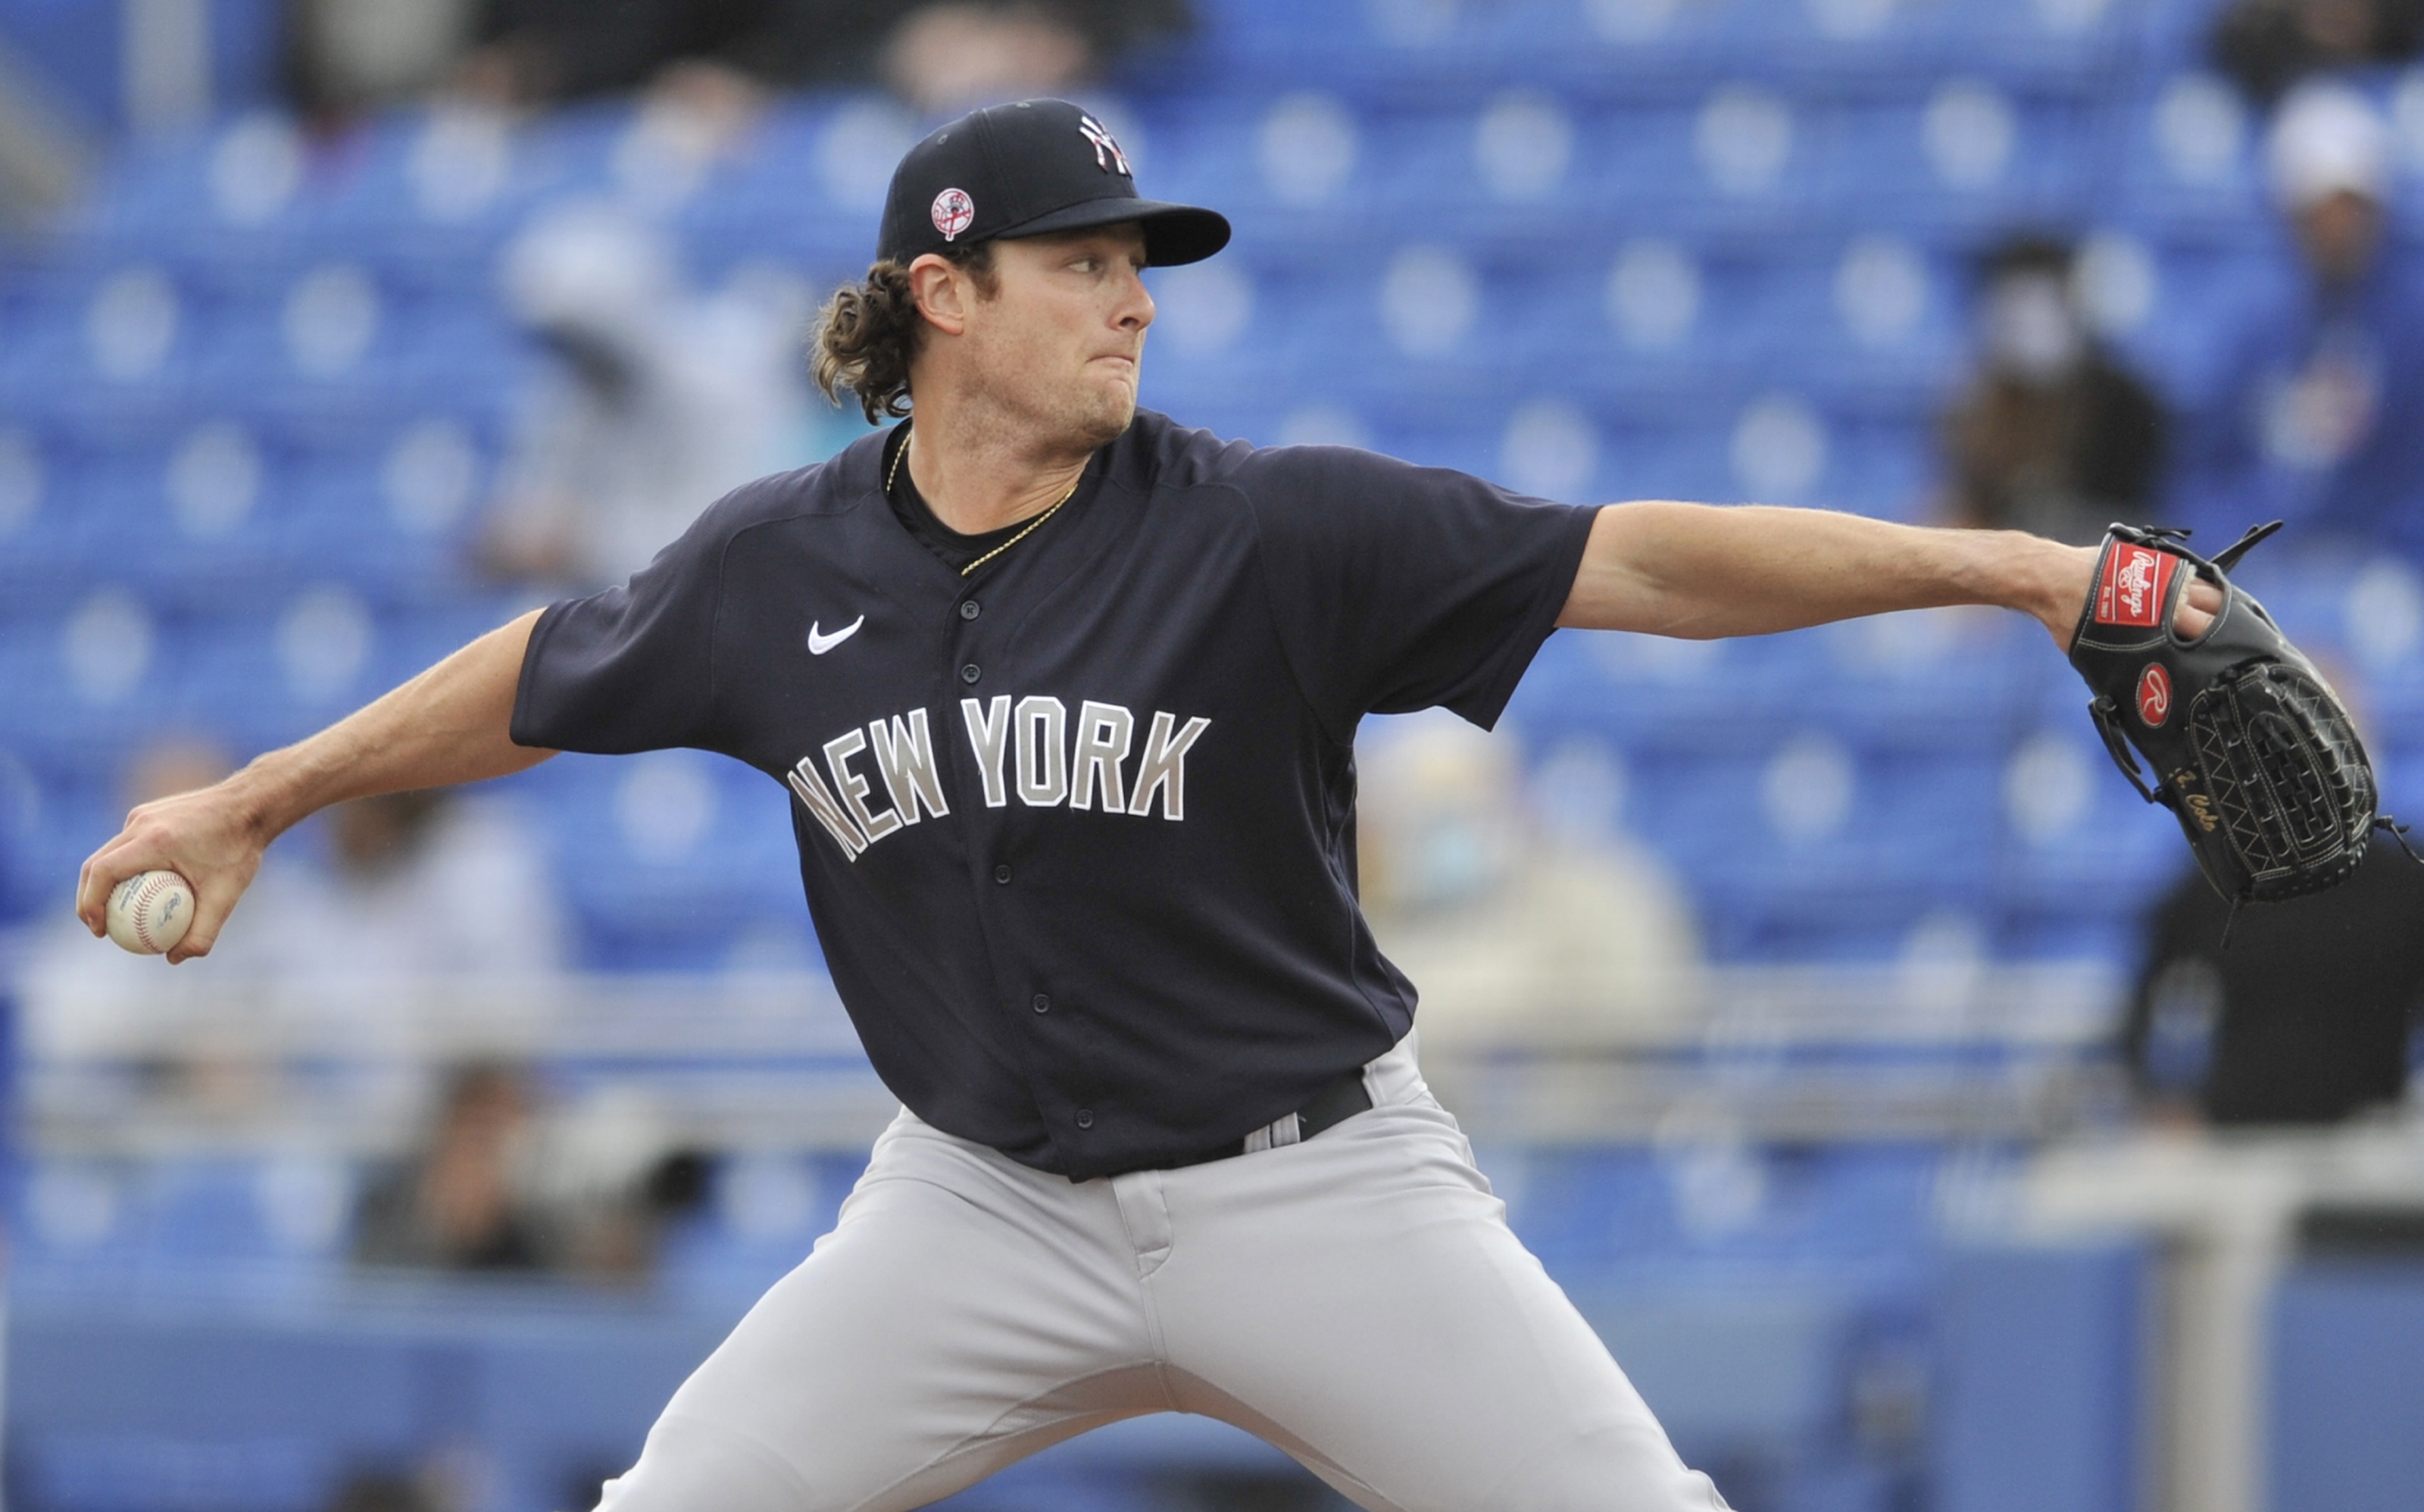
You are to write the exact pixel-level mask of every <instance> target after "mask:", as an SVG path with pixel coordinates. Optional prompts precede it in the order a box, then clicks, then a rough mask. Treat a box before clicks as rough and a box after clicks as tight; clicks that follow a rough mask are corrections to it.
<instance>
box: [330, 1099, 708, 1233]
mask: <svg viewBox="0 0 2424 1512" xmlns="http://www.w3.org/2000/svg"><path fill="white" fill-rule="evenodd" d="M706 1193H707V1167H706V1162H705V1161H704V1160H703V1159H702V1158H701V1157H700V1156H698V1155H697V1154H693V1153H691V1152H689V1151H684V1150H677V1149H674V1148H672V1145H671V1140H670V1138H669V1136H668V1134H667V1131H666V1130H665V1129H664V1127H663V1125H662V1122H661V1121H659V1120H658V1119H657V1118H656V1117H655V1116H654V1112H653V1109H652V1108H650V1107H649V1106H647V1104H646V1102H645V1100H642V1099H639V1098H636V1097H633V1096H630V1095H629V1094H625V1093H619V1092H615V1091H613V1090H609V1091H607V1092H605V1093H603V1094H600V1095H598V1096H593V1097H591V1098H589V1099H587V1100H586V1101H585V1102H583V1103H582V1104H581V1105H578V1106H574V1107H572V1108H570V1109H564V1110H556V1109H549V1108H546V1107H543V1106H541V1103H540V1097H539V1093H538V1091H537V1089H536V1088H535V1086H534V1083H533V1082H532V1080H531V1078H530V1076H529V1075H528V1074H526V1073H525V1072H523V1071H522V1070H520V1069H518V1068H517V1067H513V1066H506V1065H495V1064H488V1065H474V1066H470V1067H467V1068H464V1069H463V1070H460V1071H458V1072H457V1073H455V1074H454V1080H453V1082H452V1084H451V1085H450V1086H449V1088H448V1090H447V1093H446V1097H445V1099H444V1101H443V1103H442V1104H441V1106H440V1107H439V1116H438V1120H437V1122H436V1124H435V1125H434V1127H433V1128H432V1129H431V1131H430V1133H429V1135H428V1137H427V1138H425V1140H424V1141H423V1144H422V1146H421V1149H420V1151H419V1153H418V1154H415V1155H414V1156H412V1157H411V1158H410V1159H408V1160H407V1161H405V1162H403V1163H402V1164H400V1165H398V1166H396V1167H394V1168H393V1169H391V1170H389V1171H387V1172H386V1173H385V1174H384V1175H382V1176H381V1177H380V1178H378V1179H377V1180H375V1182H374V1183H373V1184H372V1185H371V1186H369V1187H368V1188H367V1190H366V1192H365V1194H364V1197H363V1200H362V1203H361V1209H360V1214H359V1222H358V1224H357V1227H356V1230H355V1249H354V1253H355V1258H356V1259H357V1260H359V1262H361V1263H362V1264H365V1265H409V1266H420V1267H427V1268H433V1269H441V1270H485V1271H540V1270H545V1271H553V1272H560V1273H565V1274H572V1275H582V1276H588V1277H592V1278H598V1279H607V1280H615V1279H629V1278H633V1277H637V1276H641V1275H644V1274H646V1271H647V1270H648V1268H649V1266H650V1265H651V1264H652V1263H653V1262H654V1260H655V1255H656V1242H657V1238H658V1235H659V1232H660V1230H661V1229H662V1226H663V1225H664V1224H665V1223H666V1222H667V1221H669V1220H671V1219H673V1218H678V1217H679V1216H680V1215H682V1214H685V1213H688V1212H690V1211H692V1210H694V1209H695V1208H697V1207H698V1206H699V1205H700V1204H701V1203H702V1202H704V1201H705V1199H706Z"/></svg>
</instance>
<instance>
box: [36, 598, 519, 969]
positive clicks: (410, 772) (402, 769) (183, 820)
mask: <svg viewBox="0 0 2424 1512" xmlns="http://www.w3.org/2000/svg"><path fill="white" fill-rule="evenodd" d="M537 620H538V615H537V614H536V613H529V614H525V615H523V616H522V617H521V618H519V619H518V620H515V621H514V622H513V623H512V624H510V625H507V626H505V627H503V628H502V629H496V630H491V631H490V632H488V633H487V634H486V635H483V636H482V637H480V638H479V639H478V640H476V641H473V642H472V643H471V644H470V645H467V646H465V647H464V648H463V649H462V650H460V651H457V652H455V653H454V655H453V656H451V657H448V658H447V659H446V660H445V661H440V662H439V663H438V665H436V666H434V667H432V668H430V669H429V670H428V671H427V672H424V673H423V674H422V675H421V676H418V677H415V678H413V679H412V680H411V681H410V682H407V683H406V684H405V685H404V686H403V687H401V688H398V689H396V690H395V691H394V692H391V693H389V694H388V695H387V696H386V697H384V698H381V699H379V700H378V701H377V702H376V703H374V704H372V705H371V706H370V707H369V708H364V709H361V710H360V711H359V712H358V713H355V714H352V715H350V716H348V717H346V718H345V719H343V720H341V721H339V722H338V723H337V724H332V725H330V726H329V727H328V728H327V729H325V730H322V731H321V732H320V733H319V734H317V735H314V736H312V737H311V739H310V740H301V741H297V742H296V743H295V744H294V745H290V746H287V747H286V748H284V749H283V750H279V751H272V752H270V753H269V754H268V755H266V756H262V757H260V758H259V759H257V760H255V761H254V762H252V764H251V765H249V766H247V767H246V768H245V769H244V770H243V771H242V772H237V773H236V774H235V775H234V776H232V777H230V778H228V779H227V780H226V781H225V782H221V783H217V784H215V785H214V786H212V787H209V788H201V789H200V790H199V791H196V792H190V793H174V794H170V795H169V796H167V797H165V798H159V799H155V800H153V801H152V802H151V803H148V804H144V805H143V806H142V807H140V808H138V809H136V810H135V812H134V813H132V814H129V815H128V816H127V817H126V827H125V828H124V829H122V830H120V831H119V833H118V836H117V837H116V838H115V839H112V840H110V841H109V842H108V843H107V844H105V845H104V846H103V847H102V848H101V849H100V850H98V851H94V852H93V853H92V855H91V856H90V857H88V859H87V860H86V862H85V864H84V872H83V875H82V876H81V877H80V878H78V880H77V883H76V914H77V916H78V917H80V918H82V919H83V920H84V922H85V926H86V928H88V929H89V930H91V931H92V932H93V933H95V934H99V933H101V932H102V930H103V925H104V903H105V901H106V899H108V897H109V890H110V889H111V888H112V887H114V886H116V885H117V884H118V883H120V881H122V880H123V879H125V878H128V877H132V876H134V875H135V874H136V873H137V872H141V871H149V870H151V869H153V868H154V867H161V868H166V869H168V870H172V871H175V872H177V873H179V874H180V875H182V876H183V877H184V879H185V880H186V881H187V882H189V883H193V887H194V916H193V923H192V924H191V925H190V926H189V927H188V928H187V929H186V931H185V937H184V938H183V940H181V941H179V942H178V944H177V946H176V947H175V948H174V949H172V950H170V951H169V952H168V960H169V961H170V962H171V963H176V962H180V961H188V960H191V959H193V958H194V957H196V956H203V955H208V954H210V951H211V946H212V944H213V943H214V942H215V940H216V939H217V938H218V932H219V926H220V925H222V924H224V923H225V922H226V921H227V916H228V914H229V912H230V911H231V910H232V909H233V908H234V907H235V905H236V901H237V899H240V898H242V897H243V896H244V890H245V888H246V887H247V886H249V885H250V884H251V883H252V878H253V874H254V872H255V871H256V870H258V869H259V867H260V866H261V853H262V851H263V850H264V849H266V848H267V846H268V845H269V842H270V841H272V840H275V839H276V838H278V836H280V835H282V834H284V833H285V832H286V831H287V830H288V829H290V828H292V827H293V826H294V825H295V823H296V822H297V821H298V820H302V819H303V818H304V817H306V816H307V815H309V814H311V813H312V812H313V811H314V810H317V809H321V808H325V807H327V805H328V804H336V803H343V801H345V800H346V799H349V798H363V797H367V796H369V795H370V794H372V793H388V792H398V791H402V790H404V789H407V788H442V787H446V786H448V785H450V784H453V783H458V782H476V781H478V780H479V779H481V778H483V777H502V776H503V775H505V774H506V773H507V772H519V771H521V770H522V769H524V768H525V767H532V766H535V765H537V764H538V763H539V762H541V761H544V760H546V759H547V758H548V757H549V756H552V755H554V753H553V752H551V751H543V750H539V749H537V748H535V747H533V746H523V745H516V744H515V743H514V740H513V735H512V724H513V715H514V693H515V690H516V689H517V688H518V686H519V684H520V682H521V668H522V653H523V652H524V651H525V650H527V649H528V648H529V645H530V636H531V627H532V626H533V625H534V624H536V623H537Z"/></svg>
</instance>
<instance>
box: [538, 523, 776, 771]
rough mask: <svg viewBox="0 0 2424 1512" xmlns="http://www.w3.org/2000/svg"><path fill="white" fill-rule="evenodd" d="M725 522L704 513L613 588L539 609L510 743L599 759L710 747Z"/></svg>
mask: <svg viewBox="0 0 2424 1512" xmlns="http://www.w3.org/2000/svg"><path fill="white" fill-rule="evenodd" d="M725 520H726V511H725V510H723V509H710V510H709V511H708V512H707V513H706V514H704V515H702V516H700V517H699V518H698V519H697V520H696V521H695V522H694V524H693V525H692V526H691V528H690V529H689V530H688V531H687V532H685V533H683V534H682V535H681V536H680V537H678V539H676V540H675V541H674V542H673V544H672V545H670V546H668V547H666V548H665V549H663V550H662V551H660V552H658V553H657V558H656V560H655V561H653V562H651V563H649V564H648V565H646V567H643V568H641V569H640V570H639V571H638V572H636V573H634V574H633V575H632V577H631V581H629V582H627V583H625V584H623V585H622V586H620V587H615V588H609V589H606V590H605V591H604V592H602V593H597V594H592V595H591V596H590V597H586V598H570V599H566V600H564V601H563V602H561V603H556V604H550V605H549V606H548V608H547V610H546V612H545V613H541V614H540V615H539V618H538V623H537V624H536V625H535V626H534V627H532V629H531V639H530V648H529V649H528V650H527V651H525V652H524V653H523V655H522V675H521V684H520V686H519V688H518V690H517V692H516V694H515V697H514V720H513V738H514V740H515V741H516V742H517V743H518V744H521V745H534V746H545V747H549V748H550V749H553V750H557V751H587V752H593V753H597V754H598V755H604V756H620V755H625V754H628V753H630V752H633V751H657V750H663V749H665V748H667V747H671V746H679V745H693V746H703V747H706V748H708V749H713V748H714V743H713V740H712V738H711V734H710V723H711V711H712V709H713V708H714V686H715V676H714V672H715V662H714V636H715V611H716V600H717V597H718V592H719V588H720V585H721V579H722V574H723V556H724V548H725V546H726V543H727V542H728V541H729V539H730V536H731V532H730V529H729V527H728V525H726V523H725Z"/></svg>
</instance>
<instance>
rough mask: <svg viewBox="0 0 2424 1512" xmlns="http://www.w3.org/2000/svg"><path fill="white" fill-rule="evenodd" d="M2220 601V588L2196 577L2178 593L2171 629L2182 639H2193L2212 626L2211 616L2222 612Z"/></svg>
mask: <svg viewBox="0 0 2424 1512" xmlns="http://www.w3.org/2000/svg"><path fill="white" fill-rule="evenodd" d="M2222 601H2223V600H2222V590H2221V589H2220V588H2217V587H2215V586H2214V585H2213V584H2212V583H2210V582H2208V581H2205V580H2204V579H2203V578H2199V579H2197V580H2196V581H2193V582H2192V583H2190V584H2189V590H2188V592H2186V593H2184V594H2182V595H2180V602H2179V607H2178V608H2177V609H2175V610H2173V611H2172V629H2174V630H2175V631H2177V632H2178V634H2179V636H2180V638H2181V639H2182V640H2188V641H2193V640H2195V639H2196V638H2197V637H2198V636H2200V635H2203V634H2204V633H2205V632H2206V631H2207V630H2208V629H2211V628H2212V625H2213V617H2214V616H2215V615H2216V614H2219V613H2222Z"/></svg>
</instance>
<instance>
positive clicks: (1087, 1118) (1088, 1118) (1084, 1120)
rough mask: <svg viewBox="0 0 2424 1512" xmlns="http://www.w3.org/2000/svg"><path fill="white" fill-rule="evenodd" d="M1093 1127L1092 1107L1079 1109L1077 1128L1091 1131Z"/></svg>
mask: <svg viewBox="0 0 2424 1512" xmlns="http://www.w3.org/2000/svg"><path fill="white" fill-rule="evenodd" d="M1093 1126H1094V1110H1093V1109H1092V1108H1091V1107H1081V1108H1079V1109H1077V1127H1079V1128H1081V1129H1091V1128H1092V1127H1093Z"/></svg>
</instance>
